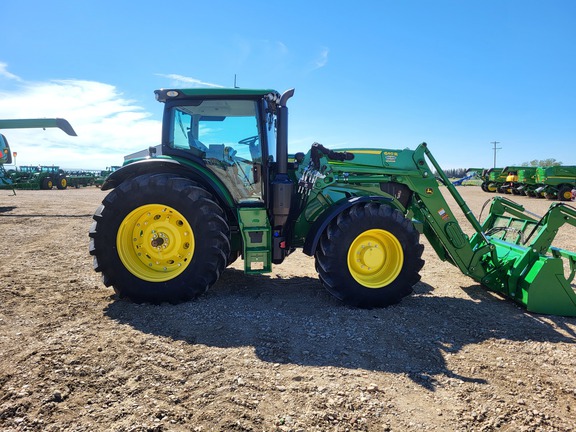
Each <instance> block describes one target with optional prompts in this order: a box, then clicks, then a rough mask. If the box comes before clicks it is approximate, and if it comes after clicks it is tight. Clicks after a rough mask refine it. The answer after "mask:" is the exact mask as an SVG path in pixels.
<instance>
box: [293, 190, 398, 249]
mask: <svg viewBox="0 0 576 432" xmlns="http://www.w3.org/2000/svg"><path fill="white" fill-rule="evenodd" d="M364 202H381V203H384V204H389V205H392V206H394V204H393V202H394V199H393V198H389V197H383V196H359V197H354V198H350V199H349V200H346V201H343V202H341V203H339V204H338V205H335V206H334V207H331V208H330V209H328V210H327V211H325V212H324V213H323V214H322V215H321V216H320V217H319V218H318V219H316V221H315V222H314V223H313V224H312V226H311V227H310V231H308V235H307V236H306V240H305V241H304V246H303V248H302V251H303V252H304V253H305V254H306V255H309V256H314V253H315V252H316V248H317V247H318V242H319V241H320V237H321V236H322V233H323V232H324V230H325V229H326V227H327V226H328V225H329V224H330V222H332V221H333V220H334V219H335V218H336V217H337V216H338V215H339V214H340V213H342V212H343V211H344V210H346V209H348V208H350V207H352V206H355V205H356V204H359V203H364ZM394 207H395V206H394Z"/></svg>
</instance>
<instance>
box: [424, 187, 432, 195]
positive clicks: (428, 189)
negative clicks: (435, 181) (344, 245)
mask: <svg viewBox="0 0 576 432" xmlns="http://www.w3.org/2000/svg"><path fill="white" fill-rule="evenodd" d="M433 193H434V191H433V190H432V188H426V195H432V194H433Z"/></svg>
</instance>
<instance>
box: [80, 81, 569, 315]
mask: <svg viewBox="0 0 576 432" xmlns="http://www.w3.org/2000/svg"><path fill="white" fill-rule="evenodd" d="M155 93H156V98H157V100H159V101H160V102H162V103H164V120H163V130H162V152H161V153H162V154H161V155H155V154H154V153H153V152H152V151H151V152H150V157H147V158H140V159H134V160H130V161H127V162H126V163H125V164H124V166H123V167H122V168H120V169H119V170H116V171H114V172H113V173H111V174H110V176H109V177H108V178H107V179H106V181H105V182H104V184H103V185H102V189H103V190H108V191H109V193H108V195H107V196H106V197H105V198H104V200H103V201H102V204H101V205H100V206H99V208H98V209H97V210H96V212H95V214H94V217H93V218H94V222H93V224H92V226H91V228H90V232H89V236H90V253H91V254H92V255H93V257H94V269H95V270H96V271H98V272H100V273H101V274H102V280H103V282H104V284H105V285H106V286H113V287H114V289H115V291H116V292H117V293H118V294H119V296H120V297H124V298H129V299H131V300H133V301H136V302H151V303H162V302H170V303H178V302H182V301H187V300H191V299H194V298H196V297H198V296H199V295H201V294H202V293H204V292H205V291H206V290H207V289H208V288H209V287H210V286H211V285H213V284H214V283H215V282H216V280H218V278H219V277H220V275H221V273H222V272H223V271H224V270H225V268H226V266H227V265H230V264H231V263H232V262H234V261H235V260H236V259H239V258H242V259H243V261H244V263H243V264H244V271H245V272H246V273H249V274H252V273H267V272H270V271H271V270H272V265H273V264H280V263H282V262H283V261H284V259H285V258H286V257H288V256H289V255H290V254H291V253H292V252H293V251H294V250H295V249H296V248H301V249H302V251H303V252H304V253H305V254H307V255H310V256H312V257H314V259H315V268H316V271H317V272H318V275H319V279H320V281H321V283H322V284H323V285H324V287H325V288H326V289H327V290H328V291H329V292H330V293H331V294H332V295H334V296H335V297H336V298H338V299H340V300H341V301H343V302H344V303H346V304H348V305H352V306H357V307H365V308H371V307H382V306H387V305H390V304H394V303H397V302H399V301H400V300H401V299H402V298H403V297H405V296H406V295H408V294H409V293H410V292H411V291H412V287H413V285H414V284H416V283H417V282H418V281H419V280H420V275H419V271H420V269H421V268H422V266H423V265H424V261H423V260H422V252H423V249H424V246H423V245H422V244H421V243H420V235H421V234H423V235H425V236H426V238H427V239H428V241H429V242H430V244H431V246H432V248H433V249H434V251H435V252H436V253H437V255H438V256H439V257H440V259H442V260H445V261H448V262H449V263H451V264H453V265H454V266H455V267H457V268H458V269H460V271H461V272H463V273H464V274H466V275H468V276H470V277H471V278H472V279H473V280H475V281H477V282H478V283H479V284H481V285H483V286H484V287H486V288H487V289H489V290H491V291H494V292H497V293H499V294H501V295H504V296H506V297H508V298H510V299H512V300H514V301H516V302H517V303H519V304H521V305H523V306H524V307H526V308H527V310H529V311H533V312H539V313H545V314H557V315H567V316H576V293H575V291H574V288H573V285H572V284H573V282H574V275H575V273H576V253H574V252H571V251H567V250H563V249H559V248H556V247H554V246H553V245H552V243H553V241H554V237H555V235H556V233H557V231H558V229H559V228H560V227H562V225H564V224H569V225H572V226H576V209H574V208H573V207H571V206H568V205H566V204H564V203H555V204H553V205H552V206H550V209H549V210H548V212H547V213H546V214H545V215H544V216H543V217H542V218H536V217H534V215H533V214H531V213H529V212H526V211H525V210H524V208H523V207H522V206H521V205H518V204H516V203H514V202H512V201H510V200H508V199H506V198H504V197H494V198H493V199H492V204H491V206H490V212H489V214H488V216H487V217H486V219H485V220H484V221H483V222H480V221H479V220H478V219H476V217H475V216H474V215H473V214H472V212H471V211H470V209H469V208H468V206H467V205H466V203H465V202H464V200H463V199H462V197H461V196H460V194H459V193H458V191H457V189H456V187H454V185H452V184H451V183H450V181H449V180H448V178H447V177H446V175H445V174H444V172H443V171H442V169H441V168H440V165H439V164H438V163H437V162H436V160H435V159H434V157H433V156H432V154H431V152H430V150H429V149H428V146H427V145H426V144H421V145H419V146H418V147H416V149H414V150H410V149H405V148H404V149H398V148H386V149H384V148H346V149H339V150H331V149H328V148H326V147H324V146H323V145H321V144H318V143H314V144H313V145H312V146H311V148H310V149H309V150H308V151H307V152H306V153H304V152H302V153H295V154H290V155H289V153H288V108H287V102H288V100H289V99H290V98H291V97H292V95H293V93H294V90H288V91H286V92H285V93H284V94H282V95H280V94H279V93H277V92H276V91H274V90H247V89H223V88H219V89H168V90H157V91H156V92H155ZM433 170H436V172H437V175H438V176H440V178H441V179H442V181H443V183H444V184H445V185H446V187H445V188H444V187H440V186H439V184H438V182H437V180H436V177H435V175H434V171H433ZM442 190H444V191H447V192H448V193H449V194H451V195H452V197H453V199H454V200H455V201H456V203H457V205H458V207H459V208H460V211H461V212H462V213H463V215H464V216H465V217H466V219H467V221H468V222H469V223H470V225H471V226H472V229H473V232H474V234H473V235H471V236H468V235H466V234H465V233H464V232H463V230H462V228H461V225H460V223H459V222H458V220H457V219H456V217H455V215H454V213H453V210H452V209H451V208H450V206H449V205H448V203H447V201H446V200H445V198H444V196H443V194H442ZM568 228H570V227H568ZM565 267H566V268H568V269H569V270H568V271H567V272H565Z"/></svg>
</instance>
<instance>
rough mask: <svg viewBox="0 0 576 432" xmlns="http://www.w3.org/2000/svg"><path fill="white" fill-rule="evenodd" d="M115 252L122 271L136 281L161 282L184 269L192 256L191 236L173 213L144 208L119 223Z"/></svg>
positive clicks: (153, 206) (160, 208) (189, 229)
mask: <svg viewBox="0 0 576 432" xmlns="http://www.w3.org/2000/svg"><path fill="white" fill-rule="evenodd" d="M117 248H118V253H119V255H120V259H121V260H122V263H123V264H124V265H125V267H126V268H127V269H128V270H129V271H130V272H131V273H132V274H134V275H135V276H137V277H139V278H140V279H144V280H148V281H152V282H163V281H167V280H170V279H172V278H174V277H176V276H178V275H179V274H180V273H182V272H183V271H184V269H186V267H187V266H188V265H189V264H190V262H191V260H192V256H193V254H194V235H193V231H192V227H191V226H190V224H189V223H188V221H187V220H186V219H185V218H184V216H182V214H180V213H179V212H178V211H177V210H175V209H173V208H171V207H168V206H164V205H160V204H147V205H144V206H141V207H139V208H137V209H136V210H134V211H132V212H131V213H130V214H129V215H128V216H126V218H124V221H123V222H122V224H121V226H120V229H119V230H118V236H117Z"/></svg>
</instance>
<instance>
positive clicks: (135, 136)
mask: <svg viewBox="0 0 576 432" xmlns="http://www.w3.org/2000/svg"><path fill="white" fill-rule="evenodd" d="M2 70H4V72H5V74H8V75H10V74H9V72H7V71H6V70H5V68H4V69H2V68H1V65H0V73H2ZM45 117H60V118H64V119H66V120H68V121H69V122H70V124H71V125H72V127H73V128H74V129H75V131H76V133H77V134H78V136H77V137H71V136H68V135H66V134H65V133H64V132H62V131H60V130H58V129H47V130H45V131H42V130H38V129H10V130H4V131H3V133H4V135H6V137H7V138H8V141H9V143H10V146H11V148H12V151H16V152H17V153H18V157H17V163H18V165H37V164H42V165H59V166H61V167H62V168H69V169H73V168H77V169H80V168H81V169H104V168H105V167H107V166H110V165H120V164H121V163H122V162H123V159H124V156H125V155H127V154H130V153H134V152H136V151H139V150H143V149H146V148H148V147H149V146H151V145H157V144H159V143H160V132H161V122H160V121H158V120H154V119H152V118H151V117H152V115H151V114H150V113H148V112H146V111H145V110H144V109H143V108H142V107H140V106H138V105H137V104H136V103H135V102H134V101H131V100H128V99H125V98H124V97H123V95H122V94H121V93H120V92H119V91H118V90H117V89H116V87H114V86H112V85H109V84H105V83H100V82H95V81H82V80H54V81H48V82H24V81H22V80H20V81H19V83H18V85H17V86H15V87H14V88H12V89H10V90H8V91H6V90H1V89H0V118H3V119H9V118H45Z"/></svg>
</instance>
